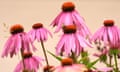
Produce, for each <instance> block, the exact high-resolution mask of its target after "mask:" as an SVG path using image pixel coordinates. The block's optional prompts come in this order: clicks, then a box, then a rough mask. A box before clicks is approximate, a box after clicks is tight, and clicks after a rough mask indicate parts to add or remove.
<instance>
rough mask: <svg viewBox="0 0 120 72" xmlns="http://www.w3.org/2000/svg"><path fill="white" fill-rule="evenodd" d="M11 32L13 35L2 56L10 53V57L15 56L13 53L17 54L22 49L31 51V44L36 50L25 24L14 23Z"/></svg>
mask: <svg viewBox="0 0 120 72" xmlns="http://www.w3.org/2000/svg"><path fill="white" fill-rule="evenodd" d="M10 33H11V36H10V37H9V39H8V40H7V42H6V43H5V45H4V50H3V52H2V57H4V56H8V54H10V57H13V55H16V54H17V53H18V52H19V51H20V50H22V51H30V46H32V48H33V50H35V47H34V45H33V44H32V42H31V40H30V39H29V37H28V36H27V34H26V33H25V32H24V28H23V26H21V25H20V24H15V25H13V26H12V27H11V28H10Z"/></svg>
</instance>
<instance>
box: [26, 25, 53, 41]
mask: <svg viewBox="0 0 120 72" xmlns="http://www.w3.org/2000/svg"><path fill="white" fill-rule="evenodd" d="M32 28H33V29H32V30H30V31H29V32H28V35H29V36H30V38H31V40H32V41H34V40H38V41H41V40H42V41H46V40H47V39H48V35H50V36H51V37H52V34H51V33H50V31H48V30H47V29H46V28H44V27H43V24H42V23H35V24H33V26H32Z"/></svg>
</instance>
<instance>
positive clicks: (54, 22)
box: [50, 12, 63, 27]
mask: <svg viewBox="0 0 120 72" xmlns="http://www.w3.org/2000/svg"><path fill="white" fill-rule="evenodd" d="M62 14H63V12H60V14H59V15H58V16H57V17H56V18H55V19H54V20H53V22H52V23H51V24H50V25H52V26H53V27H54V26H56V25H58V22H59V19H60V17H61V16H62Z"/></svg>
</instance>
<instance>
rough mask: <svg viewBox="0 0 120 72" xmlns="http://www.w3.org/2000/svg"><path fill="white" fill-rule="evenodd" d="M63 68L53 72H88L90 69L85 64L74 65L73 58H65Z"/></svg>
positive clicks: (60, 67) (59, 67)
mask: <svg viewBox="0 0 120 72" xmlns="http://www.w3.org/2000/svg"><path fill="white" fill-rule="evenodd" d="M61 64H62V65H61V66H58V67H56V68H55V70H54V71H53V72H87V71H88V69H87V67H86V66H85V65H83V64H73V61H72V59H71V58H65V59H63V60H62V61H61Z"/></svg>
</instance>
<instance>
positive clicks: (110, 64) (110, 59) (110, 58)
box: [109, 55, 112, 67]
mask: <svg viewBox="0 0 120 72" xmlns="http://www.w3.org/2000/svg"><path fill="white" fill-rule="evenodd" d="M109 67H112V56H111V55H109Z"/></svg>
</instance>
